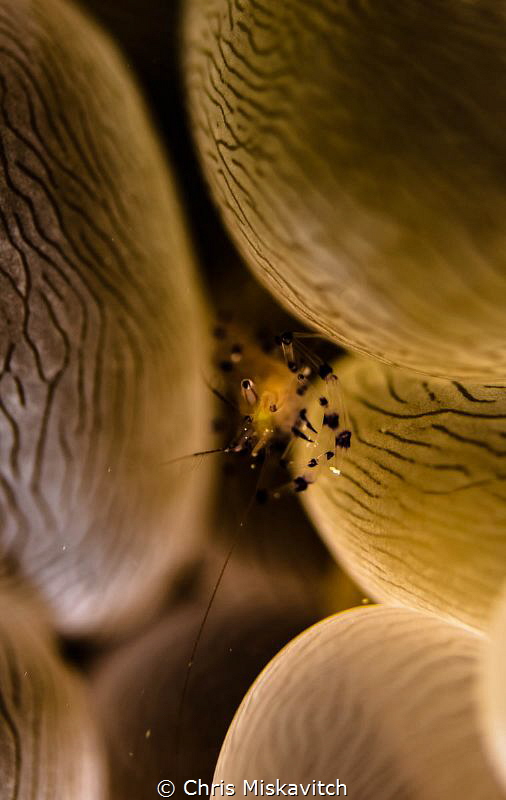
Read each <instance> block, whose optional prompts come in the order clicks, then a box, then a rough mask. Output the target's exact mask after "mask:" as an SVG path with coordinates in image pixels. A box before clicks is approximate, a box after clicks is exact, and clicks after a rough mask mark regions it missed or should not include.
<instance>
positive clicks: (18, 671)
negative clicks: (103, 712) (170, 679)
mask: <svg viewBox="0 0 506 800" xmlns="http://www.w3.org/2000/svg"><path fill="white" fill-rule="evenodd" d="M0 608H1V611H0V686H1V689H0V772H1V776H2V779H1V782H0V797H1V798H2V800H4V799H5V800H7V798H14V797H16V798H19V800H42V798H46V797H53V798H64V797H65V798H66V797H68V798H73V800H90V798H94V800H103V798H105V796H106V795H105V780H104V778H105V770H104V763H103V762H104V759H103V753H102V750H101V748H100V746H99V739H98V736H97V734H96V730H95V728H94V724H93V722H92V719H91V716H90V712H89V701H88V699H87V696H86V692H85V688H84V686H83V685H82V684H81V681H80V680H79V679H78V678H77V676H76V675H74V673H73V672H71V671H70V670H69V669H68V668H66V667H64V665H63V663H62V662H61V661H60V659H59V657H58V654H57V652H56V648H55V647H54V645H53V643H52V642H51V640H50V637H49V635H48V633H47V630H45V629H44V623H43V620H42V619H41V616H40V614H39V611H38V609H36V607H35V606H34V604H33V603H32V602H31V601H29V600H28V599H27V598H25V597H21V596H20V595H19V594H17V593H16V594H15V595H12V594H10V593H8V592H6V591H5V590H4V589H3V588H2V590H1V591H0Z"/></svg>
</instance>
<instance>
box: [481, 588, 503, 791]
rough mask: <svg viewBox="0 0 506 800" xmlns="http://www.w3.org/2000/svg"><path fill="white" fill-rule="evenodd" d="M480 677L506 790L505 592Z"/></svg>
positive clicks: (491, 746) (489, 734)
mask: <svg viewBox="0 0 506 800" xmlns="http://www.w3.org/2000/svg"><path fill="white" fill-rule="evenodd" d="M489 634H490V642H489V644H488V646H487V647H486V648H485V653H484V658H483V668H482V671H481V675H480V683H479V697H480V700H481V702H482V714H483V724H484V732H485V738H486V742H487V745H488V752H489V755H490V759H491V763H492V764H493V765H494V768H495V769H496V771H497V774H498V776H499V777H500V778H501V779H502V782H503V784H504V786H505V787H506V592H504V591H503V592H502V595H501V596H500V598H499V601H498V602H497V604H496V606H495V607H494V614H493V617H492V623H491V625H490V628H489Z"/></svg>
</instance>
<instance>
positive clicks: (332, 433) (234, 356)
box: [220, 333, 351, 499]
mask: <svg viewBox="0 0 506 800" xmlns="http://www.w3.org/2000/svg"><path fill="white" fill-rule="evenodd" d="M225 338H227V339H228V338H229V337H228V336H227V337H225ZM230 341H233V342H234V343H233V344H232V345H229V352H228V358H226V359H222V360H221V361H220V363H221V365H222V367H224V371H225V372H230V373H232V374H233V381H234V384H235V387H236V388H237V386H238V385H239V386H240V399H239V403H238V406H239V411H240V413H241V417H242V419H241V424H240V427H239V431H238V433H237V435H236V437H235V439H234V440H233V441H232V443H231V444H230V446H229V447H227V448H226V450H227V451H228V452H243V451H248V452H250V454H251V457H252V458H257V457H258V456H259V455H260V454H261V453H264V452H265V451H269V450H271V449H273V444H274V443H275V444H276V445H279V444H283V443H284V445H285V447H284V451H283V454H282V456H281V459H280V463H281V464H282V465H283V466H286V467H287V468H288V469H289V470H290V472H291V473H292V475H293V476H294V477H293V479H292V481H290V482H289V483H288V484H286V485H285V486H283V487H280V489H285V488H289V489H292V490H294V491H296V492H301V491H304V490H305V489H307V488H308V486H309V485H310V484H311V483H314V482H315V480H316V479H317V477H318V474H319V472H320V470H321V469H322V468H329V469H330V470H331V471H332V472H334V474H336V475H339V474H340V468H339V463H340V457H341V456H342V455H343V454H344V453H345V452H346V450H348V448H349V447H350V443H351V431H350V429H349V427H348V423H347V415H346V412H345V407H344V400H343V396H342V392H341V389H340V384H339V379H338V377H337V375H335V373H334V372H333V370H332V368H331V367H330V366H329V365H328V364H326V363H325V362H323V361H322V360H321V359H319V358H318V357H317V356H316V355H315V354H314V353H312V352H311V351H310V350H309V349H308V348H307V347H305V346H304V345H303V343H302V342H301V341H300V340H299V339H298V336H297V334H291V333H285V334H283V335H282V336H281V337H278V338H277V343H278V345H279V349H278V352H279V354H280V355H281V353H282V358H280V357H276V356H275V355H273V354H272V353H270V352H269V353H266V352H264V351H263V350H262V348H261V347H260V346H258V345H257V344H255V343H248V345H243V344H239V342H240V341H241V337H240V334H238V333H236V337H235V338H232V339H230ZM313 380H314V381H315V382H317V389H318V391H319V409H320V413H319V414H318V418H314V419H309V417H308V414H307V409H306V406H305V395H306V392H307V391H308V389H309V386H310V381H311V382H312V381H313ZM295 442H298V444H299V447H298V448H297V450H296V449H295V448H294V445H295ZM300 445H302V448H301V446H300ZM276 449H277V448H276ZM301 452H302V454H303V458H301ZM280 489H275V490H271V491H267V490H262V492H261V495H262V497H263V498H264V499H266V498H267V497H268V496H269V495H272V496H274V497H277V496H279V494H280Z"/></svg>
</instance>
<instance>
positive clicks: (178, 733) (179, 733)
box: [175, 451, 266, 785]
mask: <svg viewBox="0 0 506 800" xmlns="http://www.w3.org/2000/svg"><path fill="white" fill-rule="evenodd" d="M218 452H219V451H218ZM221 452H223V451H221ZM265 463H266V462H265V461H264V464H263V465H262V468H261V469H260V474H259V476H258V480H257V481H256V486H255V491H254V492H253V494H252V496H251V499H250V501H249V503H248V505H247V507H246V510H245V512H244V515H243V518H242V520H241V521H240V523H239V528H243V527H244V525H245V524H246V520H247V518H248V516H249V512H250V511H251V507H252V505H253V503H254V501H255V498H256V496H257V492H258V487H259V486H260V482H261V480H262V477H263V473H264V467H265ZM238 540H239V531H238V532H237V533H236V535H235V536H234V538H233V541H232V543H231V545H230V547H229V549H228V552H227V555H226V556H225V559H224V561H223V564H222V566H221V569H220V572H219V575H218V577H217V579H216V581H215V583H214V586H213V590H212V592H211V594H210V597H209V600H208V601H207V605H206V610H205V612H204V614H203V617H202V621H201V623H200V625H199V629H198V633H197V635H196V637H195V641H194V643H193V647H192V650H191V653H190V658H189V660H188V662H187V669H186V674H185V679H184V684H183V691H182V693H181V702H180V704H179V711H178V715H177V720H176V729H175V737H176V742H175V751H176V780H177V782H179V778H180V777H181V776H180V757H181V745H182V739H183V722H184V712H185V701H186V697H187V695H188V688H189V685H190V677H191V672H192V667H193V662H194V660H195V655H196V653H197V650H198V646H199V644H200V640H201V638H202V634H203V632H204V628H205V626H206V622H207V620H208V618H209V614H210V613H211V609H212V607H213V604H214V600H215V597H216V594H217V593H218V589H219V588H220V585H221V582H222V580H223V576H224V574H225V570H226V569H227V567H228V565H229V563H230V559H231V558H232V555H233V553H234V550H235V547H236V545H237V542H238ZM176 785H177V783H176Z"/></svg>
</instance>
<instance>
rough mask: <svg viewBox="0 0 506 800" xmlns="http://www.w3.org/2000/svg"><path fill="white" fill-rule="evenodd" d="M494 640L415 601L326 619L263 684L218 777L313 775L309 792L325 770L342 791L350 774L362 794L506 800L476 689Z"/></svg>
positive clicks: (383, 799) (239, 782)
mask: <svg viewBox="0 0 506 800" xmlns="http://www.w3.org/2000/svg"><path fill="white" fill-rule="evenodd" d="M482 647H483V640H482V638H481V637H480V636H479V635H476V634H474V633H471V632H469V631H467V630H465V629H464V628H462V627H458V626H455V625H453V624H451V623H447V622H445V621H443V620H441V619H438V618H435V617H433V616H430V615H426V614H422V613H420V612H415V611H412V610H409V609H400V608H391V607H390V608H389V607H369V608H361V609H356V610H352V611H349V612H346V613H344V614H340V615H337V616H335V617H330V618H328V619H326V620H324V621H323V622H320V623H318V624H317V625H315V626H313V627H312V628H310V629H309V630H307V631H306V632H305V633H303V634H302V635H301V636H299V637H298V638H297V639H295V640H294V641H292V642H291V643H290V645H288V647H286V648H285V649H284V650H283V651H281V653H279V654H278V655H277V656H276V657H275V658H274V660H273V661H271V663H270V664H269V665H268V667H267V668H266V669H265V670H264V672H263V673H262V674H261V675H260V677H259V678H258V679H257V681H256V682H255V683H254V684H253V686H252V688H251V689H250V691H249V693H248V695H247V696H246V698H245V699H244V701H243V703H242V705H241V707H240V709H239V711H238V713H237V715H236V717H235V719H234V722H233V723H232V725H231V727H230V729H229V732H228V734H227V738H226V740H225V743H224V746H223V748H222V751H221V754H220V758H219V761H218V765H217V768H216V772H215V776H214V779H215V782H218V781H220V780H224V781H226V782H229V783H233V784H235V786H236V787H238V791H237V795H238V796H245V795H246V792H245V791H244V788H245V785H244V781H247V782H248V784H249V785H251V784H252V782H253V781H258V785H260V781H264V785H267V784H268V783H274V784H276V781H280V782H281V783H285V782H286V783H288V784H289V783H292V784H295V785H297V784H302V787H301V788H299V790H298V793H297V796H299V797H302V796H304V794H305V793H306V794H307V791H308V790H307V786H308V784H309V785H310V786H309V793H310V794H311V793H312V791H311V790H312V786H313V783H312V782H313V781H315V784H317V783H318V781H322V782H323V784H324V785H325V786H327V785H328V784H330V785H331V791H332V789H333V790H335V788H336V781H339V783H340V784H344V785H345V786H346V789H347V793H346V796H347V797H351V798H360V800H387V799H388V800H394V798H395V800H401V798H402V800H404V799H405V798H410V800H439V798H442V797H444V798H445V800H460V799H461V798H462V797H467V798H470V800H492V798H493V799H494V800H499V798H502V797H504V794H503V793H502V791H501V790H500V788H499V787H498V785H496V783H495V780H494V778H493V775H492V774H491V771H490V770H489V767H488V763H487V760H486V758H485V755H484V752H483V746H482V742H481V739H480V735H479V727H478V722H477V714H476V707H475V696H474V692H473V685H474V680H475V677H476V670H477V665H478V661H479V658H480V654H481V651H482ZM304 790H306V791H305V792H304ZM285 791H286V790H285ZM340 791H341V794H340V795H337V791H336V796H344V790H343V789H341V790H340ZM318 793H319V792H318V789H316V791H315V794H318ZM323 793H326V792H323ZM329 793H330V792H329ZM332 793H333V792H332Z"/></svg>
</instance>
